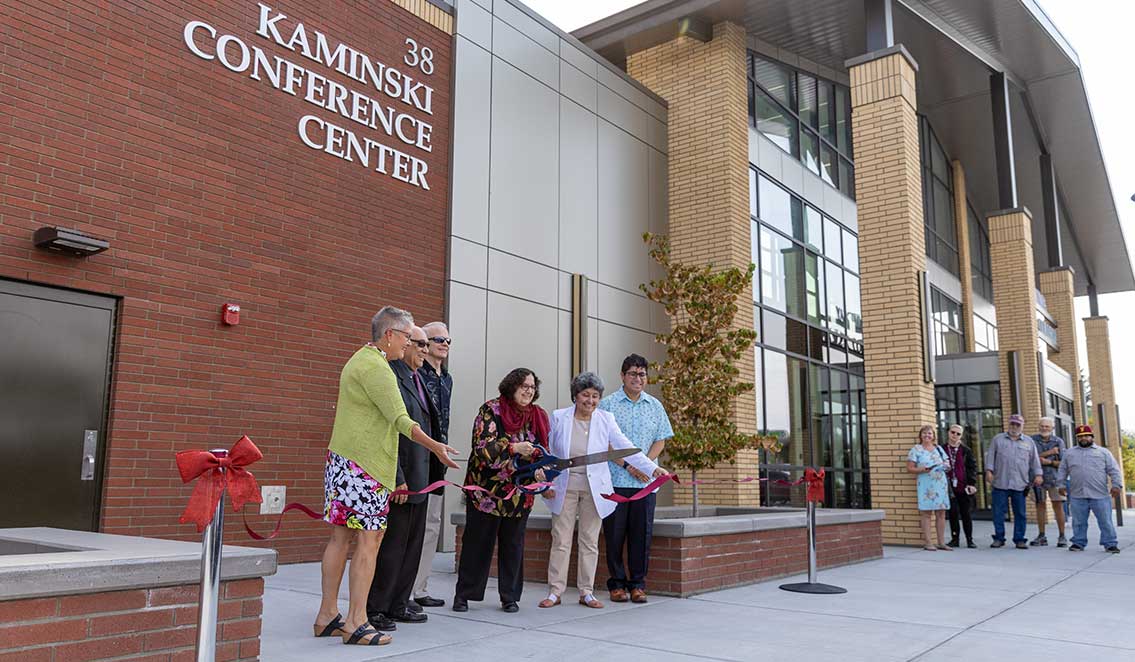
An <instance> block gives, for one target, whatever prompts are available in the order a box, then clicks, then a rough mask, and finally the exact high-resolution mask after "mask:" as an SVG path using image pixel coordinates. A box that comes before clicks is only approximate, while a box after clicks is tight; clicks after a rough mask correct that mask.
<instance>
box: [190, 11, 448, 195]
mask: <svg viewBox="0 0 1135 662" xmlns="http://www.w3.org/2000/svg"><path fill="white" fill-rule="evenodd" d="M258 6H259V8H260V13H259V21H258V22H257V26H256V33H255V34H256V36H258V37H262V38H264V39H267V40H268V41H272V42H275V43H276V44H278V45H280V46H282V47H284V48H286V49H288V50H289V51H291V52H292V53H295V54H296V55H297V56H299V57H302V58H305V59H307V60H309V61H311V62H313V63H315V64H316V65H319V66H320V67H323V68H325V69H328V70H331V71H336V72H338V73H340V74H342V75H344V76H346V77H348V78H350V79H352V80H355V81H358V82H359V83H360V89H352V88H349V87H347V86H345V85H343V84H341V83H338V82H336V81H333V80H330V79H328V78H327V77H326V76H325V75H323V74H320V73H319V72H318V71H317V70H314V69H312V68H310V65H307V63H302V64H297V63H296V62H294V61H292V60H289V59H286V58H283V57H280V56H279V55H272V54H270V53H266V52H265V51H264V50H263V49H261V48H260V47H259V46H257V45H255V44H253V43H250V42H249V41H245V40H243V39H241V38H240V37H238V36H235V35H232V34H222V33H221V32H219V31H218V30H217V29H216V28H215V27H213V26H212V25H209V24H208V23H205V22H204V21H189V22H188V23H186V24H185V28H184V30H183V38H184V40H185V46H186V47H187V48H188V49H189V50H190V52H192V53H193V54H194V55H196V56H197V57H199V58H201V59H203V60H209V61H211V62H216V63H219V64H220V65H221V66H222V67H224V68H225V69H228V70H229V71H231V72H233V73H236V74H242V75H247V76H248V77H249V78H251V79H252V80H255V81H258V82H264V83H267V84H268V85H271V86H272V87H273V88H275V89H277V90H279V91H281V92H284V93H286V94H290V95H292V96H295V97H299V98H301V99H303V100H304V101H306V102H308V103H310V104H311V105H313V106H316V107H319V108H322V109H324V110H328V111H331V112H333V113H335V114H336V115H337V116H338V117H341V118H342V119H343V120H346V122H350V123H354V124H345V125H341V124H339V123H337V122H333V121H331V120H328V119H324V118H323V117H320V116H319V115H315V114H308V115H304V116H302V117H300V118H299V121H298V123H297V124H296V131H297V132H298V134H299V139H300V140H301V141H303V144H305V145H307V146H308V147H310V148H312V149H315V150H319V151H322V152H326V153H327V154H330V155H332V156H336V157H338V158H341V159H343V160H344V161H350V162H353V163H358V164H359V165H361V166H363V167H366V168H368V169H370V170H373V171H374V172H377V173H379V174H384V175H388V176H390V177H393V178H394V179H397V180H400V181H403V182H406V183H407V184H410V185H411V186H417V187H419V188H422V189H425V190H427V191H428V190H429V188H430V186H429V182H428V179H427V177H428V174H429V167H428V166H427V164H426V162H425V161H424V160H422V159H421V158H418V157H417V156H415V155H414V152H415V151H417V150H420V151H422V152H427V153H428V152H431V151H433V146H432V144H431V143H430V139H431V136H432V133H433V126H432V125H431V124H429V123H428V122H425V121H423V120H421V119H418V118H417V117H414V116H413V115H411V114H409V113H408V112H407V109H408V108H413V109H416V110H418V111H420V112H422V113H425V114H426V115H430V116H432V115H433V88H432V87H430V86H429V85H427V84H426V83H424V82H422V81H421V80H418V79H416V78H415V76H417V75H419V73H420V74H421V75H422V76H429V75H431V74H432V73H433V72H434V59H433V58H434V54H433V51H432V50H431V49H430V48H429V47H426V46H421V45H419V44H418V42H417V41H415V40H414V39H412V38H409V37H407V38H406V40H405V42H404V44H405V46H406V54H405V56H404V57H403V58H402V64H404V65H405V66H406V70H402V69H398V68H396V67H393V66H390V65H389V64H385V63H383V62H380V61H378V60H376V59H374V58H372V57H370V56H369V55H367V54H366V53H364V52H363V51H360V50H358V49H356V48H353V47H351V46H348V45H347V44H344V43H342V42H340V41H337V40H334V39H332V38H329V37H328V36H327V35H325V34H323V33H322V32H319V31H318V30H312V29H309V28H307V27H305V26H304V24H303V23H300V22H297V21H290V20H289V19H288V17H287V16H285V15H284V14H283V13H281V12H278V11H275V10H273V9H272V8H271V7H269V6H267V5H265V4H263V3H258ZM198 40H200V41H198ZM406 71H409V72H410V73H406ZM355 125H358V126H355ZM360 127H361V128H360ZM367 130H369V131H377V132H381V134H383V135H384V136H385V138H382V140H376V139H374V138H372V137H370V136H368V135H366V131H367ZM391 143H393V144H394V145H397V146H396V147H395V146H392V145H391ZM404 150H406V151H404Z"/></svg>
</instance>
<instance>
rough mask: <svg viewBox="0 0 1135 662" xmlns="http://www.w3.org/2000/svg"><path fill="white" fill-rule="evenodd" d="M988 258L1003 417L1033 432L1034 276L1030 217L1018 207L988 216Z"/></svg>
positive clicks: (1036, 399) (1037, 405)
mask: <svg viewBox="0 0 1135 662" xmlns="http://www.w3.org/2000/svg"><path fill="white" fill-rule="evenodd" d="M989 254H990V258H991V261H992V262H993V305H995V306H997V344H998V346H999V347H1000V349H999V351H998V354H999V355H1000V356H999V359H998V360H999V363H1000V373H1001V412H1002V418H1003V419H1006V420H1007V419H1008V417H1009V414H1012V413H1019V414H1021V415H1022V416H1024V417H1025V429H1026V430H1031V429H1033V428H1034V427H1036V424H1037V420H1038V419H1039V418H1040V417H1041V416H1042V415H1043V412H1044V404H1043V402H1042V401H1041V397H1042V396H1041V393H1040V373H1039V372H1038V366H1037V352H1038V351H1039V350H1040V341H1039V340H1038V339H1037V329H1036V286H1035V285H1034V282H1035V280H1034V278H1035V276H1034V273H1035V272H1034V271H1033V234H1032V214H1030V213H1029V210H1027V209H1025V208H1023V207H1021V208H1018V209H1007V210H1004V211H999V212H994V213H993V214H992V215H990V217H989ZM1013 351H1015V352H1016V353H1017V375H1018V382H1017V391H1018V392H1019V394H1020V397H1021V402H1020V406H1019V407H1018V408H1017V409H1018V411H1014V409H1013V405H1012V402H1013V394H1012V389H1011V388H1010V385H1011V384H1012V379H1011V375H1010V374H1009V352H1013Z"/></svg>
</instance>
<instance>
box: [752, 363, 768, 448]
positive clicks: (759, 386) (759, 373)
mask: <svg viewBox="0 0 1135 662" xmlns="http://www.w3.org/2000/svg"><path fill="white" fill-rule="evenodd" d="M763 384H764V371H763V370H762V369H761V348H760V347H757V348H755V349H754V350H753V392H754V393H756V394H757V429H758V430H763V429H764V427H765V399H764V388H763Z"/></svg>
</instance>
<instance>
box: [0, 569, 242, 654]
mask: <svg viewBox="0 0 1135 662" xmlns="http://www.w3.org/2000/svg"><path fill="white" fill-rule="evenodd" d="M197 591H198V585H197V584H186V585H184V586H171V587H167V588H151V589H137V590H131V591H111V592H109V593H88V594H86V595H65V596H61V597H56V598H34V599H30V600H12V601H9V602H0V662H86V661H87V660H126V659H129V660H131V662H193V660H194V659H196V658H195V657H194V655H193V652H194V645H195V644H196V641H197ZM263 594H264V580H262V579H242V580H238V581H231V582H223V583H222V584H221V600H220V602H219V604H218V607H217V611H218V622H219V623H220V626H219V627H218V629H217V662H225V661H226V660H257V659H259V657H260V614H261V611H262V602H261V598H262V596H263Z"/></svg>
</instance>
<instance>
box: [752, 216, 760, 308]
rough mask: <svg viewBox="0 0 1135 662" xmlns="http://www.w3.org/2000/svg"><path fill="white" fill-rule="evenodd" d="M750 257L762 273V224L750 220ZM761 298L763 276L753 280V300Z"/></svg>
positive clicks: (758, 271)
mask: <svg viewBox="0 0 1135 662" xmlns="http://www.w3.org/2000/svg"><path fill="white" fill-rule="evenodd" d="M749 252H750V256H749V259H750V260H752V261H753V264H755V265H757V273H758V274H759V273H761V266H760V265H761V226H760V225H758V224H757V222H756V221H749ZM760 300H761V278H760V277H759V276H758V277H757V278H755V279H754V282H753V301H760Z"/></svg>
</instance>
